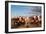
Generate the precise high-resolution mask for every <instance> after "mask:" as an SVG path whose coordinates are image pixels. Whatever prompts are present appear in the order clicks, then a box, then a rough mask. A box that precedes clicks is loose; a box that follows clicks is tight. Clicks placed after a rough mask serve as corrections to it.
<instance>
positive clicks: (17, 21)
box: [12, 16, 41, 26]
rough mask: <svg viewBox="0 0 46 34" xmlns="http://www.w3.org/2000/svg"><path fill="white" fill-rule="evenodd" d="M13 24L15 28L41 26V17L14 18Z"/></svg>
mask: <svg viewBox="0 0 46 34" xmlns="http://www.w3.org/2000/svg"><path fill="white" fill-rule="evenodd" d="M12 24H14V26H16V25H17V26H19V25H25V26H27V25H30V24H37V25H39V24H41V16H32V17H21V16H20V17H17V18H12Z"/></svg>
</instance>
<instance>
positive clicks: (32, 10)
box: [11, 5, 41, 16]
mask: <svg viewBox="0 0 46 34" xmlns="http://www.w3.org/2000/svg"><path fill="white" fill-rule="evenodd" d="M40 14H41V6H22V5H11V15H12V16H32V15H40Z"/></svg>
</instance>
